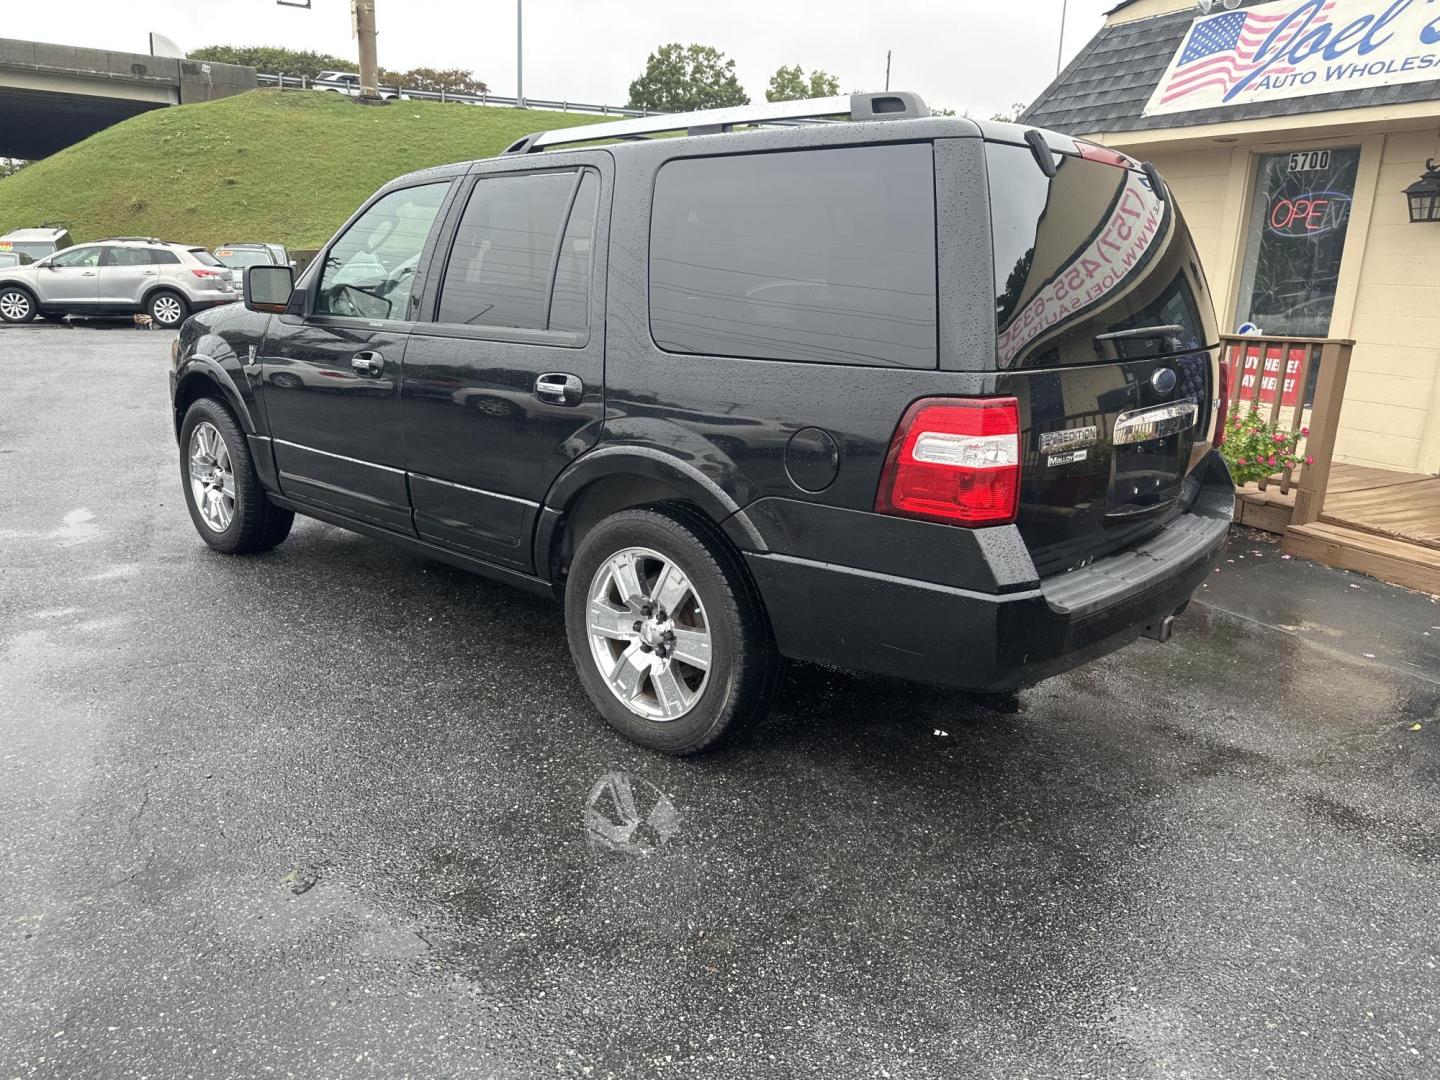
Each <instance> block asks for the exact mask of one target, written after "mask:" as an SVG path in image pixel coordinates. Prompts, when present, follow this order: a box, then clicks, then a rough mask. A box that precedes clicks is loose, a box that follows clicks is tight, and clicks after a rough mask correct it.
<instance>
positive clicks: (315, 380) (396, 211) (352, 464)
mask: <svg viewBox="0 0 1440 1080" xmlns="http://www.w3.org/2000/svg"><path fill="white" fill-rule="evenodd" d="M449 188H450V182H449V181H444V182H439V183H433V182H432V183H429V184H422V185H418V186H415V187H406V188H399V189H397V190H394V191H390V192H388V193H386V194H384V195H382V196H380V197H379V198H378V199H376V200H375V201H374V202H372V203H371V204H370V206H369V207H367V208H366V209H365V211H364V212H363V213H362V214H361V215H360V216H359V217H357V218H355V220H354V221H353V222H352V223H351V224H350V226H349V227H348V228H347V229H346V230H345V231H344V232H343V233H341V234H340V236H339V237H337V238H336V239H335V240H334V241H333V242H332V243H331V246H330V247H329V249H327V251H325V252H324V253H323V254H322V256H321V262H322V265H321V266H320V267H319V268H318V272H317V273H315V274H312V275H311V277H312V278H313V280H312V281H309V282H308V283H306V287H305V288H304V290H303V295H304V303H305V311H306V314H304V315H300V314H286V315H277V316H275V317H274V318H273V319H272V320H271V322H270V329H269V331H268V333H267V335H266V339H265V347H264V349H263V360H262V368H261V371H262V385H263V390H262V391H261V393H262V396H263V399H264V408H265V414H266V416H267V418H268V420H269V425H270V435H271V438H272V440H273V445H274V451H275V463H276V466H277V468H278V469H279V473H280V490H281V491H282V492H284V494H286V495H288V496H290V497H292V498H295V499H298V500H301V501H304V502H307V503H313V504H315V505H317V506H320V507H325V508H328V509H331V510H336V511H339V512H341V513H343V514H346V515H348V516H350V517H355V518H359V519H361V520H363V521H368V522H370V523H372V524H377V525H383V526H385V527H387V528H391V529H396V530H399V531H402V532H406V533H412V534H413V531H414V530H413V528H412V526H411V522H410V500H409V495H408V492H407V490H406V485H405V457H404V449H403V444H402V442H401V438H400V412H399V408H400V381H401V373H402V371H403V365H404V362H405V346H406V340H407V338H408V336H409V334H410V329H411V326H412V325H413V323H412V321H411V317H412V311H411V297H412V291H413V290H412V286H413V285H414V284H415V280H416V269H417V267H419V266H420V265H422V264H421V258H422V256H424V255H425V254H426V245H427V243H428V242H429V238H430V234H431V232H432V227H433V225H434V223H435V219H436V217H437V215H438V213H439V210H440V206H441V204H442V203H443V202H444V200H445V196H446V194H447V192H448V191H449Z"/></svg>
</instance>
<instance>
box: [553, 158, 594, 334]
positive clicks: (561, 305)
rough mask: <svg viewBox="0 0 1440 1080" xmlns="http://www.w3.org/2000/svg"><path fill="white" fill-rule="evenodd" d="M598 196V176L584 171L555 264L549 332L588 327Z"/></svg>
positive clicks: (577, 329)
mask: <svg viewBox="0 0 1440 1080" xmlns="http://www.w3.org/2000/svg"><path fill="white" fill-rule="evenodd" d="M599 194H600V176H599V174H598V173H594V172H590V171H589V170H586V172H585V174H584V175H583V176H582V177H581V178H580V189H579V190H578V191H577V192H576V193H575V205H574V207H573V208H572V209H571V211H570V221H569V222H568V223H567V224H566V226H565V235H564V236H563V237H562V238H561V240H560V255H559V258H557V259H556V261H555V288H554V290H553V292H552V293H551V296H550V329H551V330H576V331H580V330H584V329H585V328H586V327H587V326H589V325H590V282H591V275H592V273H593V270H592V267H593V265H594V262H593V259H592V256H593V254H594V247H595V210H596V207H597V205H598V202H599Z"/></svg>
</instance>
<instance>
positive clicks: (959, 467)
mask: <svg viewBox="0 0 1440 1080" xmlns="http://www.w3.org/2000/svg"><path fill="white" fill-rule="evenodd" d="M1019 501H1020V407H1019V404H1018V403H1017V402H1016V400H1015V399H1014V398H1013V397H1002V398H923V399H921V400H920V401H917V402H915V404H913V405H911V406H910V408H908V409H906V410H905V415H904V417H903V418H902V419H901V421H900V426H899V428H897V429H896V431H895V438H894V439H893V440H892V441H891V443H890V453H889V454H888V455H887V456H886V458H885V470H884V472H883V473H881V475H880V490H879V492H878V494H877V495H876V497H875V509H876V511H878V512H879V513H882V514H898V515H901V516H904V517H915V518H925V519H926V520H929V521H945V522H949V523H951V524H953V525H971V526H974V525H1002V524H1004V523H1005V522H1007V521H1014V520H1015V512H1016V509H1017V507H1018V505H1019Z"/></svg>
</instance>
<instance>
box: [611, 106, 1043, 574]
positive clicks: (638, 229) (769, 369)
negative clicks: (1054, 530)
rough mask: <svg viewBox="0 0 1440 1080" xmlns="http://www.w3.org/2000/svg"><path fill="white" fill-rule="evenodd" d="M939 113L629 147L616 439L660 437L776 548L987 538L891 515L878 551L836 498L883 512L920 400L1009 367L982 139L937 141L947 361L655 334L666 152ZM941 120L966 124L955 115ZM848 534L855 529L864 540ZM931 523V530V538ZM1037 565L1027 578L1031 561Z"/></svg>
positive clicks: (621, 166)
mask: <svg viewBox="0 0 1440 1080" xmlns="http://www.w3.org/2000/svg"><path fill="white" fill-rule="evenodd" d="M926 126H928V122H926V121H920V122H909V123H906V124H904V125H886V124H883V123H882V124H864V125H858V124H857V125H843V126H837V130H835V131H834V132H833V133H832V132H830V131H828V130H826V131H822V132H821V133H820V138H819V141H818V144H817V133H816V131H815V130H814V129H807V130H787V131H777V132H765V133H753V134H746V135H744V136H716V137H713V138H712V137H701V138H692V139H687V140H684V141H683V142H681V141H679V140H676V141H673V142H670V143H669V145H668V146H667V145H666V142H667V141H666V140H661V141H657V142H656V143H655V144H654V145H645V146H638V147H635V148H627V149H626V152H624V153H617V154H616V155H615V159H616V171H617V181H616V192H617V195H616V200H615V205H614V211H613V220H612V232H611V236H612V245H611V256H610V281H609V309H608V313H607V324H606V325H607V330H606V333H607V340H606V415H605V428H604V436H603V440H602V444H603V445H604V446H606V447H614V446H626V445H630V446H636V447H649V448H656V449H659V450H661V451H663V452H665V453H667V454H671V455H674V456H675V457H676V458H679V459H681V460H683V461H684V462H686V463H687V464H688V465H690V466H692V467H693V468H695V469H697V470H699V471H700V472H701V473H702V474H704V476H706V477H707V478H708V479H710V480H711V481H713V482H714V483H715V484H716V485H717V486H718V487H719V488H721V489H723V491H724V492H725V493H726V494H727V495H728V496H729V498H730V499H731V500H733V502H734V503H735V504H736V505H737V506H738V507H740V508H741V510H742V512H744V513H745V514H747V516H748V517H749V518H750V519H751V521H752V522H753V523H754V524H755V526H756V529H757V530H758V531H759V532H760V533H761V535H762V536H764V538H765V543H766V544H767V545H768V546H769V547H770V549H771V550H775V551H780V552H786V553H790V554H795V555H797V556H802V557H820V556H821V555H823V556H824V557H826V558H830V559H834V560H836V561H844V560H845V557H846V556H847V555H848V556H850V557H852V559H853V560H855V561H852V563H851V564H852V565H864V564H865V563H866V562H867V561H869V562H871V563H874V562H875V561H876V560H877V559H878V560H880V561H882V562H885V563H887V564H890V565H889V566H887V568H888V569H894V568H895V567H894V564H895V563H896V562H897V561H900V562H903V561H904V556H905V555H906V554H907V551H908V553H909V554H911V555H913V554H914V553H915V551H917V550H923V549H924V548H925V547H926V545H927V544H928V543H934V542H937V540H938V542H940V543H942V544H943V545H946V546H947V548H948V550H953V551H963V550H969V549H971V548H973V546H974V545H976V544H977V540H976V532H977V531H971V530H962V529H955V528H952V527H949V526H943V525H931V524H929V523H924V522H909V521H905V522H899V523H896V522H895V521H894V519H883V520H884V522H885V523H886V524H887V525H890V524H898V526H899V527H898V528H892V529H890V530H889V532H888V536H889V537H890V542H889V543H888V544H887V545H882V548H883V549H884V550H876V546H875V545H873V544H871V543H870V542H869V540H868V539H867V538H866V536H861V535H858V534H857V527H858V529H859V530H863V529H864V528H865V524H864V523H863V522H861V521H860V520H859V519H858V518H850V519H844V518H843V517H842V518H839V519H837V518H836V517H835V515H834V513H833V511H835V510H844V511H851V512H854V513H856V514H859V515H864V516H865V517H866V518H868V519H869V520H870V521H871V522H874V521H876V519H875V518H874V517H873V516H872V515H870V514H869V512H870V511H872V510H873V508H874V505H875V496H876V486H877V484H878V482H879V477H880V472H881V467H882V465H883V463H884V459H885V455H886V452H887V451H888V449H889V445H890V440H891V438H892V436H893V435H894V432H895V427H896V424H897V423H898V421H899V419H900V417H901V415H902V414H903V413H904V411H905V408H906V406H907V405H909V403H910V402H912V401H914V400H915V399H917V398H920V397H925V396H930V395H937V394H981V393H987V392H993V391H994V387H995V384H996V379H997V376H996V373H995V372H994V371H993V370H992V371H989V372H986V371H984V370H983V369H984V368H985V367H986V366H987V364H989V365H990V366H993V362H992V361H990V360H989V359H988V358H989V357H993V353H994V313H993V307H992V304H991V302H992V297H991V296H990V286H989V282H990V280H991V268H990V262H989V259H990V254H989V252H990V245H989V242H988V231H987V230H988V223H987V217H986V215H987V204H986V196H985V186H984V185H985V179H984V170H983V161H982V158H981V151H980V141H979V139H978V138H975V139H970V138H946V139H940V140H939V141H938V142H937V143H936V168H937V170H938V172H939V174H940V176H939V177H938V178H937V183H936V190H937V192H941V193H943V194H942V195H940V196H937V197H938V198H939V199H940V205H938V206H937V207H936V219H937V221H938V222H939V223H940V229H939V240H938V250H937V258H938V260H939V267H940V270H939V281H940V289H941V292H940V297H939V305H938V317H939V330H938V365H937V367H935V368H934V369H926V370H921V369H910V368H894V367H865V366H853V365H842V364H833V363H819V362H805V361H780V360H757V359H743V358H735V357H727V356H715V355H689V354H683V353H677V352H667V351H665V350H662V349H661V348H659V347H658V346H657V345H656V344H655V342H654V340H653V338H652V335H651V329H650V321H649V299H648V286H649V235H650V214H651V203H652V198H651V196H652V192H653V190H654V184H655V178H656V174H657V173H658V171H659V169H660V168H661V167H662V166H663V165H664V164H665V162H667V161H670V160H673V159H675V158H676V157H681V156H689V157H694V156H709V155H711V154H715V153H716V152H717V151H721V150H723V151H724V152H765V151H770V150H786V149H801V148H809V147H816V146H817V145H819V146H844V145H856V144H860V145H868V144H873V143H875V142H884V141H887V140H890V141H905V142H913V141H916V139H917V135H919V134H923V131H924V129H925V127H926ZM917 129H918V130H917ZM937 131H939V132H940V133H943V134H948V135H954V133H955V132H954V128H953V127H949V128H939V129H937ZM807 428H819V429H821V430H822V431H824V432H826V433H827V434H828V435H829V436H830V437H831V438H832V439H833V441H834V443H835V445H836V447H837V452H838V469H837V471H836V473H835V477H834V480H833V482H831V483H830V484H829V485H828V486H826V487H824V488H823V490H819V491H808V490H805V489H804V488H802V487H800V486H799V485H798V484H797V483H796V482H795V481H794V480H793V479H792V477H791V475H790V472H789V470H788V469H787V465H786V448H787V446H788V444H789V443H790V440H791V439H792V438H793V437H794V436H795V435H796V433H797V432H799V431H801V430H802V429H807ZM842 520H843V521H845V522H846V526H845V527H844V528H841V526H840V522H841V521H842ZM984 531H986V530H979V532H984ZM837 533H838V535H837ZM846 533H850V534H852V535H854V541H853V543H852V542H850V541H849V540H847V538H846ZM732 535H733V534H732ZM922 536H923V537H924V538H925V539H924V540H920V539H917V538H919V537H922ZM1021 561H1022V562H1023V561H1024V560H1021ZM911 562H912V563H913V559H912V560H911ZM1024 569H1025V568H1024V567H1022V568H1021V573H1020V574H1018V575H1017V579H1018V578H1022V577H1024V576H1026V574H1025V573H1024ZM1029 576H1033V575H1029ZM970 584H977V583H975V582H970ZM992 584H993V583H992Z"/></svg>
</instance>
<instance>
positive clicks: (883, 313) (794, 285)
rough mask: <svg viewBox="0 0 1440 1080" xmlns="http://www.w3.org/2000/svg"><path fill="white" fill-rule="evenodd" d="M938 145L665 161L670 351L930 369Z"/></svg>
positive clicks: (662, 284)
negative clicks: (935, 153)
mask: <svg viewBox="0 0 1440 1080" xmlns="http://www.w3.org/2000/svg"><path fill="white" fill-rule="evenodd" d="M934 185H935V181H934V168H933V159H932V155H931V150H930V146H929V144H893V145H885V146H866V147H854V148H845V149H835V150H804V151H796V152H786V153H775V154H749V155H737V156H734V157H721V158H690V159H683V160H679V161H672V162H670V163H669V164H667V165H665V166H664V167H663V168H662V169H661V170H660V173H659V175H658V176H657V178H656V182H655V199H654V206H653V210H652V216H651V222H650V331H651V334H652V336H653V337H654V339H655V343H656V344H657V345H658V346H659V347H660V348H662V349H666V350H668V351H670V352H681V353H699V354H712V355H720V356H740V357H752V358H755V359H774V360H805V361H813V362H818V363H832V364H863V365H869V366H885V367H907V368H933V367H935V364H936V359H935V357H936V331H935V190H934Z"/></svg>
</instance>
